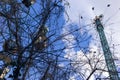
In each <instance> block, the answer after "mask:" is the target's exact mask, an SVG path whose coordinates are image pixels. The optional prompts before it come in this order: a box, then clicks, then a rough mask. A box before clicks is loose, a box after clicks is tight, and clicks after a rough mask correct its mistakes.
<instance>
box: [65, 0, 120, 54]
mask: <svg viewBox="0 0 120 80" xmlns="http://www.w3.org/2000/svg"><path fill="white" fill-rule="evenodd" d="M68 2H69V6H68V7H66V11H67V12H68V15H69V22H68V23H67V25H68V24H71V23H78V24H79V25H80V26H85V25H87V24H93V22H94V18H95V16H99V15H101V14H103V19H102V21H101V22H102V24H103V26H104V31H105V35H106V37H107V40H108V43H109V46H110V47H111V50H112V51H113V48H114V52H115V53H116V54H119V47H120V45H119V44H120V36H119V35H120V15H119V14H120V5H119V3H120V0H68ZM108 5H109V7H108ZM92 8H94V10H92ZM81 16H82V19H80V18H81ZM66 19H67V17H66ZM87 29H88V30H89V29H92V30H91V31H90V34H92V36H93V41H91V44H93V45H94V44H97V42H96V41H97V40H96V41H95V40H94V39H96V38H98V40H99V36H98V34H97V32H96V28H95V25H94V24H93V25H92V26H88V27H87Z"/></svg>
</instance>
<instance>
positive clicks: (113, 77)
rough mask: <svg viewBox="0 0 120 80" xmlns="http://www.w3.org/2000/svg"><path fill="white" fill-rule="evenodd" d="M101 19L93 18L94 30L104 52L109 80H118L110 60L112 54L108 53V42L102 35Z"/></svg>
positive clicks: (99, 17) (112, 61)
mask: <svg viewBox="0 0 120 80" xmlns="http://www.w3.org/2000/svg"><path fill="white" fill-rule="evenodd" d="M101 18H102V16H97V17H96V18H95V25H96V29H97V31H98V34H99V37H100V40H101V45H102V49H103V52H104V57H105V61H106V65H107V68H108V72H109V76H110V80H120V79H119V76H118V72H117V69H116V66H115V63H114V60H113V58H112V53H111V51H110V48H109V45H108V42H107V39H106V36H105V33H104V28H103V25H102V23H101Z"/></svg>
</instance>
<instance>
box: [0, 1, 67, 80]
mask: <svg viewBox="0 0 120 80" xmlns="http://www.w3.org/2000/svg"><path fill="white" fill-rule="evenodd" d="M26 1H27V0H26ZM29 1H30V0H29ZM27 4H28V3H26V2H25V1H24V2H22V1H19V0H14V1H13V0H12V1H11V0H9V2H7V0H6V1H2V0H1V2H0V26H1V27H0V40H1V43H0V46H1V52H0V59H1V61H3V64H2V62H1V64H2V65H1V73H0V75H1V77H0V78H1V79H3V78H4V79H5V78H6V79H8V78H12V79H13V80H30V79H31V80H38V79H39V80H46V79H50V80H57V79H59V78H60V79H61V80H66V78H67V77H66V76H67V74H66V72H67V71H66V69H63V67H60V66H59V60H62V58H63V57H61V56H63V50H64V49H65V47H64V45H61V44H63V43H62V37H63V36H64V35H60V33H61V32H60V31H61V30H62V25H63V24H64V17H63V11H64V7H63V5H64V4H63V3H62V0H40V1H39V0H36V1H35V3H34V4H31V5H29V6H26V5H27ZM4 69H5V71H4ZM6 74H9V75H6ZM61 77H63V78H64V79H62V78H61ZM65 77H66V78H65ZM60 79H59V80H60Z"/></svg>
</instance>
